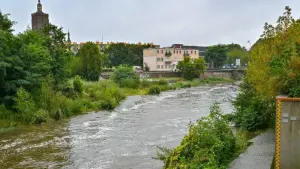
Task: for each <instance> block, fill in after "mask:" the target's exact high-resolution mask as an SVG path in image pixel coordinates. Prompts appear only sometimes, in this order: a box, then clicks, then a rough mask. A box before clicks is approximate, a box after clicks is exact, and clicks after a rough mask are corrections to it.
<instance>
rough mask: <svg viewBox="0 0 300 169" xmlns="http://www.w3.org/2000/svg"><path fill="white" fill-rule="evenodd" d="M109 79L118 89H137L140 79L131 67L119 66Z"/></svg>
mask: <svg viewBox="0 0 300 169" xmlns="http://www.w3.org/2000/svg"><path fill="white" fill-rule="evenodd" d="M111 79H112V80H113V81H114V82H115V83H117V84H119V85H120V87H128V88H137V87H138V85H139V83H140V78H139V76H138V75H137V74H136V72H135V71H134V70H133V68H132V67H128V66H119V67H117V68H116V69H115V70H114V73H113V75H112V76H111Z"/></svg>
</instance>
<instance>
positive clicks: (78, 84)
mask: <svg viewBox="0 0 300 169" xmlns="http://www.w3.org/2000/svg"><path fill="white" fill-rule="evenodd" d="M73 87H74V90H75V91H76V92H77V93H78V94H79V95H81V94H82V92H83V83H82V80H81V78H80V77H79V76H76V77H75V79H74V81H73Z"/></svg>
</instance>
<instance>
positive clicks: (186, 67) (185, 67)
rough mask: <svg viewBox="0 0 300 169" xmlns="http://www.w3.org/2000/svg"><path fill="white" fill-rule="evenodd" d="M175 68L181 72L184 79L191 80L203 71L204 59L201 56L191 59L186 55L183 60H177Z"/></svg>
mask: <svg viewBox="0 0 300 169" xmlns="http://www.w3.org/2000/svg"><path fill="white" fill-rule="evenodd" d="M177 69H179V70H180V71H181V72H182V73H183V77H184V78H185V79H187V80H192V79H194V78H198V77H200V75H201V74H203V73H204V70H205V69H206V67H205V61H204V59H203V58H198V59H195V60H192V59H191V58H190V57H189V56H186V57H184V60H183V61H179V63H178V65H177Z"/></svg>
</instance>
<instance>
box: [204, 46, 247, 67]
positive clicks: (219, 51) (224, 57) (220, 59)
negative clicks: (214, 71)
mask: <svg viewBox="0 0 300 169" xmlns="http://www.w3.org/2000/svg"><path fill="white" fill-rule="evenodd" d="M236 59H240V64H241V66H246V64H247V62H248V60H249V53H248V51H247V49H246V48H245V47H242V46H240V45H239V44H234V43H232V44H218V45H213V46H209V47H208V49H207V51H206V52H205V61H206V62H207V63H208V64H209V68H222V67H223V66H224V65H228V66H231V65H232V64H233V65H235V64H236Z"/></svg>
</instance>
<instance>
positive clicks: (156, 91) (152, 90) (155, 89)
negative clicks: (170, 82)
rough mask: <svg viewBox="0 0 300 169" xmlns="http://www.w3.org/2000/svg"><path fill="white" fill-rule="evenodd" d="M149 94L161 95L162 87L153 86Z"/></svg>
mask: <svg viewBox="0 0 300 169" xmlns="http://www.w3.org/2000/svg"><path fill="white" fill-rule="evenodd" d="M148 94H150V95H156V94H160V87H159V86H152V87H150V88H149V91H148Z"/></svg>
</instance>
